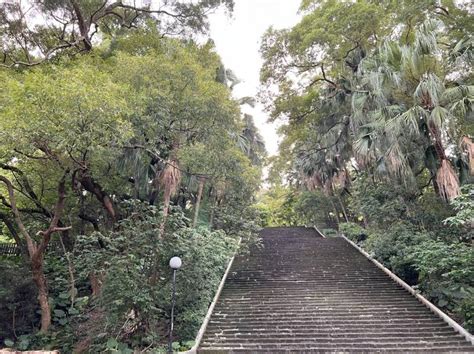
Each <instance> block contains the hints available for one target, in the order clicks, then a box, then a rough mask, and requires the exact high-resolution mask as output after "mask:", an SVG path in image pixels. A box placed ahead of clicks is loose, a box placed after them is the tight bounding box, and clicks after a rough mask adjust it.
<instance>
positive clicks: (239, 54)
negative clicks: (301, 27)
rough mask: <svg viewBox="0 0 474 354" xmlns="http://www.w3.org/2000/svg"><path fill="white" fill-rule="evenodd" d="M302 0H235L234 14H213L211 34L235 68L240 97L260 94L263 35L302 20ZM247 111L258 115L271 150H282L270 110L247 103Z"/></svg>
mask: <svg viewBox="0 0 474 354" xmlns="http://www.w3.org/2000/svg"><path fill="white" fill-rule="evenodd" d="M300 2H301V1H300V0H235V8H234V12H233V14H232V17H230V18H229V17H228V16H226V15H225V14H224V12H223V11H222V12H221V11H217V12H216V13H214V14H211V15H210V17H209V20H210V25H211V33H210V35H211V37H212V39H213V40H214V42H215V45H216V49H217V52H218V53H219V55H220V56H221V58H222V61H223V63H224V66H225V67H226V68H228V69H231V70H232V71H233V72H234V73H235V74H236V76H237V77H238V78H239V79H240V80H242V83H240V84H238V85H237V86H235V88H234V91H233V95H234V96H235V97H236V98H240V97H244V96H256V94H257V92H258V87H259V73H260V67H261V66H262V58H261V56H260V53H259V49H260V42H261V37H262V35H263V34H264V32H265V31H266V30H267V29H268V28H269V27H270V26H273V27H274V28H277V29H279V28H289V27H292V26H293V25H295V24H296V23H297V22H298V20H299V16H298V13H297V12H298V8H299V5H300ZM242 110H243V111H244V112H245V113H248V114H251V115H252V116H253V117H254V120H255V124H256V126H257V127H258V128H259V131H260V134H261V135H262V137H263V138H264V140H265V145H266V148H267V151H268V152H269V154H270V155H275V154H276V153H277V150H278V136H277V133H276V127H277V124H275V123H268V122H267V119H268V113H266V112H264V111H263V107H262V105H260V104H258V105H257V106H256V107H255V108H251V107H248V106H243V108H242Z"/></svg>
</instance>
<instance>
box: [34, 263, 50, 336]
mask: <svg viewBox="0 0 474 354" xmlns="http://www.w3.org/2000/svg"><path fill="white" fill-rule="evenodd" d="M31 270H32V273H33V281H34V282H35V284H36V287H37V288H38V302H39V304H40V308H41V329H40V332H41V333H46V332H48V329H49V326H50V325H51V308H50V307H49V301H48V284H47V283H46V277H45V275H44V270H43V257H42V256H41V255H37V254H35V256H34V257H33V259H32V260H31Z"/></svg>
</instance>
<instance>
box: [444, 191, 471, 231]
mask: <svg viewBox="0 0 474 354" xmlns="http://www.w3.org/2000/svg"><path fill="white" fill-rule="evenodd" d="M473 187H474V186H473V185H472V184H466V185H464V186H463V187H462V188H461V195H460V196H459V197H457V198H454V199H453V200H452V201H451V205H452V206H453V208H454V210H455V211H456V215H454V216H451V217H449V218H446V219H445V220H444V223H446V224H448V225H450V226H469V225H470V223H471V222H472V221H473V220H474V189H473Z"/></svg>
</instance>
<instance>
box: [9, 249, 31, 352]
mask: <svg viewBox="0 0 474 354" xmlns="http://www.w3.org/2000/svg"><path fill="white" fill-rule="evenodd" d="M0 283H1V284H3V285H2V286H1V287H0V318H1V319H2V320H1V321H0V338H4V339H9V340H10V341H11V340H13V339H14V338H15V335H17V336H23V335H27V334H28V333H29V332H30V329H31V324H32V323H34V324H36V323H38V320H39V318H38V315H37V313H36V310H37V309H38V305H37V304H36V301H35V298H36V296H37V291H36V288H35V287H34V284H33V281H32V279H31V276H30V275H29V271H28V268H27V267H26V266H25V265H24V264H22V262H21V261H20V260H18V259H15V258H13V257H8V258H0ZM21 338H23V337H21ZM23 342H25V341H23ZM5 345H7V346H8V347H12V346H13V345H8V344H7V343H5ZM21 347H22V348H23V350H26V349H27V348H24V347H25V344H24V343H23V344H21ZM26 347H28V346H26Z"/></svg>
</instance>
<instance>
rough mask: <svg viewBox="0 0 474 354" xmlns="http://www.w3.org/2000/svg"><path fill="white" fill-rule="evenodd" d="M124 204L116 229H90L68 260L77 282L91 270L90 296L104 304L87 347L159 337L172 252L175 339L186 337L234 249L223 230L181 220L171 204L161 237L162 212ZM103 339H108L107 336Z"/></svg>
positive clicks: (165, 311)
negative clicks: (94, 279)
mask: <svg viewBox="0 0 474 354" xmlns="http://www.w3.org/2000/svg"><path fill="white" fill-rule="evenodd" d="M124 208H125V209H126V210H127V211H128V215H129V216H128V217H127V218H124V219H123V220H122V221H121V222H120V223H119V227H118V229H117V231H113V232H110V233H108V234H103V233H100V234H99V233H93V234H91V235H88V236H81V237H80V238H78V241H77V243H78V244H77V246H76V247H77V248H76V251H77V252H78V255H79V256H78V258H77V262H76V264H75V266H76V269H77V270H78V272H79V274H80V275H81V277H82V278H83V280H84V281H85V280H86V279H87V278H88V277H90V275H91V274H95V275H96V276H99V277H100V279H102V286H101V292H100V296H99V297H98V299H97V301H98V304H99V305H100V306H101V308H102V309H103V310H104V311H105V316H103V318H102V321H103V322H104V323H103V326H104V327H101V328H102V329H101V331H103V330H104V329H103V328H107V329H106V332H101V333H95V334H94V333H88V334H87V336H91V337H93V336H94V335H95V336H96V337H97V336H99V335H100V336H99V337H100V338H99V339H95V340H94V347H95V348H101V347H102V346H103V345H104V342H103V340H105V339H106V338H111V337H113V338H118V339H120V342H121V343H124V344H127V345H128V346H129V347H130V348H138V347H144V346H148V345H151V344H153V343H154V344H158V343H159V342H162V341H163V340H164V339H165V334H166V327H164V325H165V324H166V323H167V321H168V316H169V311H170V294H171V284H170V279H171V273H170V270H169V266H168V261H169V259H170V258H171V257H172V256H180V257H181V258H182V260H183V266H182V268H181V269H180V270H179V271H178V273H177V304H176V313H177V314H178V315H177V317H176V335H177V336H178V338H182V339H183V340H185V339H192V338H194V336H195V335H196V332H197V329H198V328H199V326H200V324H201V321H202V318H203V316H204V315H205V313H206V310H207V306H208V304H209V303H210V301H211V300H212V297H213V295H214V292H215V290H216V287H217V284H218V283H219V281H220V278H221V276H222V274H223V271H224V269H225V266H226V264H227V261H228V260H229V258H230V256H231V254H232V253H233V252H234V251H235V250H236V239H235V238H233V237H229V236H226V234H225V233H224V232H223V231H214V232H211V231H209V230H207V229H204V228H199V229H192V228H188V227H186V223H187V222H188V220H187V219H186V218H185V217H184V216H183V214H182V213H181V211H180V209H179V208H175V209H173V212H172V213H171V215H170V217H169V218H168V220H167V226H166V232H167V236H166V237H165V236H164V235H163V234H162V233H161V232H160V224H161V220H162V219H161V212H160V211H159V210H158V209H157V208H155V207H152V206H151V207H150V206H146V205H144V204H140V203H132V204H129V205H127V206H125V207H124ZM101 245H102V246H101ZM85 321H86V322H85V323H87V319H85ZM101 338H103V339H101ZM113 344H114V345H115V344H116V343H115V342H114V343H113ZM105 345H106V346H110V345H111V341H110V339H109V340H108V341H107V343H105ZM117 345H118V344H117Z"/></svg>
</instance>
